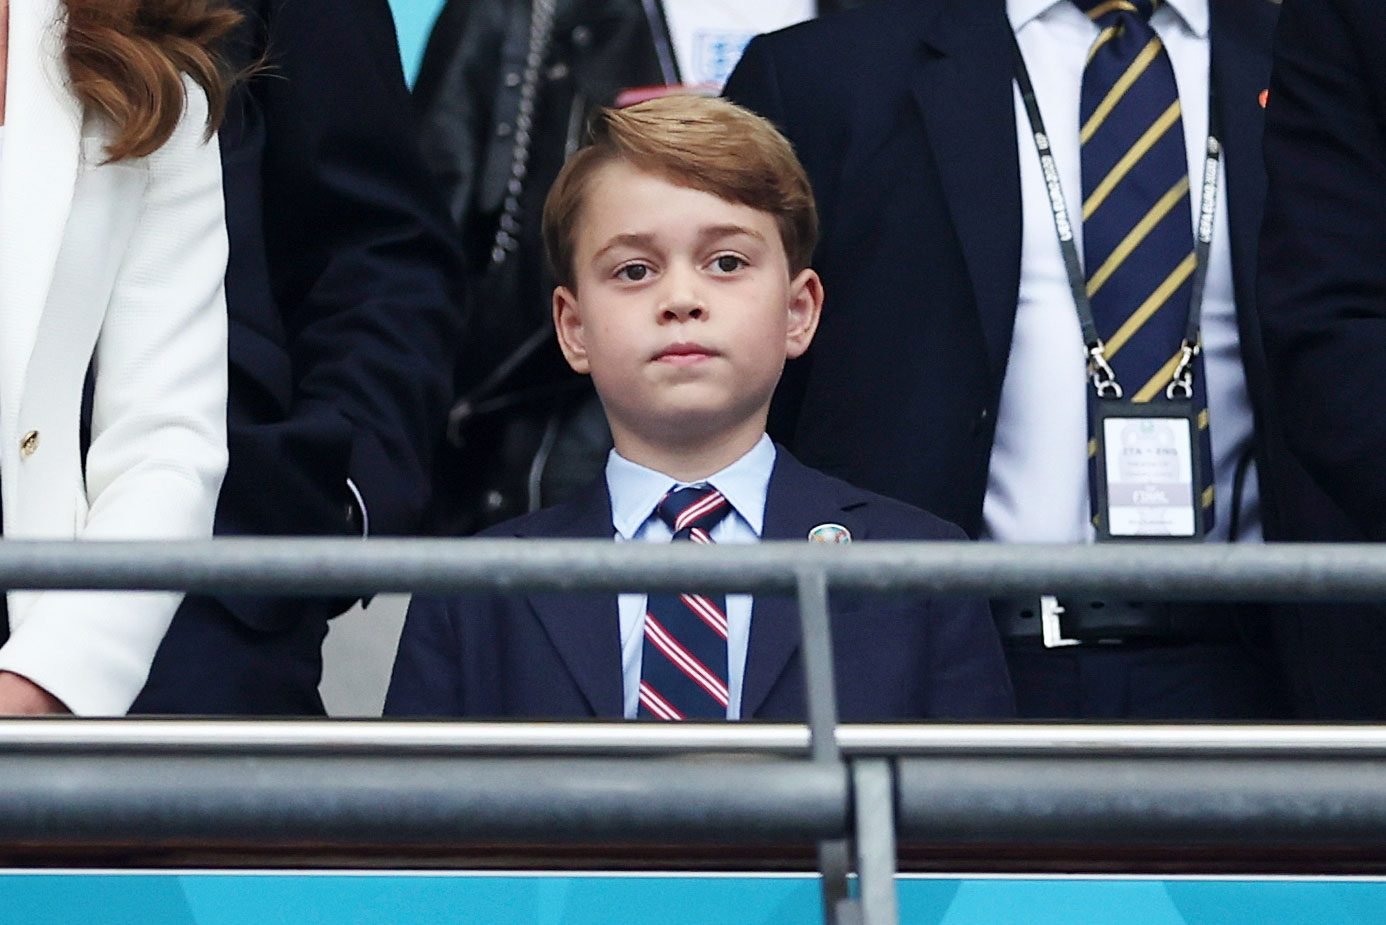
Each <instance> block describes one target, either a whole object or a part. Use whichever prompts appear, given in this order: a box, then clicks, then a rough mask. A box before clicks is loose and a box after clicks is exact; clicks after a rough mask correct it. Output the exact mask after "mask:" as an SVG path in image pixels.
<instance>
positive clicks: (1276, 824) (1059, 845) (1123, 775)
mask: <svg viewBox="0 0 1386 925" xmlns="http://www.w3.org/2000/svg"><path fill="white" fill-rule="evenodd" d="M897 779H898V791H897V794H898V795H897V805H898V807H899V819H898V825H899V828H900V833H901V839H902V840H907V841H909V842H910V843H911V844H912V845H913V846H914V847H926V846H927V847H931V848H934V849H939V848H948V847H950V846H952V847H960V848H961V847H965V846H975V845H979V844H983V845H991V846H993V848H995V849H997V850H1000V851H1002V852H1012V853H1020V852H1025V853H1030V854H1031V855H1036V856H1039V855H1044V854H1049V855H1050V856H1054V855H1055V854H1060V855H1061V854H1063V853H1064V850H1065V848H1068V849H1072V848H1081V849H1082V851H1083V853H1085V854H1086V855H1088V856H1089V857H1092V856H1098V857H1101V856H1108V857H1110V856H1111V853H1130V852H1137V851H1141V850H1145V851H1149V850H1150V849H1153V848H1166V849H1169V848H1175V849H1181V850H1183V851H1185V852H1186V856H1187V857H1189V858H1190V863H1191V864H1196V861H1194V860H1193V859H1194V858H1195V857H1196V856H1197V855H1198V854H1199V852H1207V851H1209V850H1211V849H1216V850H1220V851H1223V852H1226V851H1229V850H1233V849H1236V850H1240V851H1244V852H1247V853H1258V852H1259V853H1270V852H1275V851H1282V852H1284V851H1295V852H1305V853H1307V852H1309V851H1312V850H1314V849H1331V850H1333V851H1337V852H1342V851H1349V850H1351V851H1356V852H1359V853H1360V852H1363V851H1367V852H1371V853H1372V854H1373V855H1374V856H1375V857H1376V858H1377V859H1378V860H1380V859H1381V858H1382V857H1383V854H1382V853H1383V852H1386V763H1383V762H1382V761H1381V760H1380V759H1374V760H1360V759H1338V760H1335V761H1332V762H1325V761H1320V760H1315V759H1311V758H1299V757H1265V756H1262V757H1258V758H1231V759H1216V758H1213V759H1209V758H1189V757H1182V758H1169V757H1143V758H1139V759H1133V758H1130V757H1125V758H1122V757H1112V756H1092V757H1084V756H1080V755H1074V754H1071V755H1068V756H1065V757H1063V758H1043V757H1034V756H1012V757H1006V758H996V757H991V758H987V757H981V756H972V757H948V758H931V759H922V758H913V759H904V760H902V761H901V762H900V763H899V767H898V778H897ZM1234 856H1235V855H1234Z"/></svg>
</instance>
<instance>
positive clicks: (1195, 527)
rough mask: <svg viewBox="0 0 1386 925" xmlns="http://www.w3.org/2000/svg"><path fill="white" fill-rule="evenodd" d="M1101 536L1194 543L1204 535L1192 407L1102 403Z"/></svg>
mask: <svg viewBox="0 0 1386 925" xmlns="http://www.w3.org/2000/svg"><path fill="white" fill-rule="evenodd" d="M1094 410H1095V412H1096V413H1097V422H1096V423H1097V428H1096V434H1097V443H1098V449H1097V452H1098V458H1097V475H1098V488H1099V490H1098V502H1099V505H1100V516H1099V520H1098V525H1099V532H1100V533H1101V534H1103V535H1105V536H1106V537H1108V538H1111V539H1149V538H1158V537H1170V538H1179V539H1190V538H1194V537H1197V536H1199V535H1200V534H1201V532H1202V523H1201V521H1202V518H1200V517H1199V516H1198V508H1197V507H1196V506H1195V503H1196V502H1195V499H1196V498H1197V493H1196V491H1195V488H1194V486H1195V485H1198V484H1199V482H1198V477H1199V472H1198V471H1197V469H1198V453H1197V452H1196V449H1195V448H1196V447H1197V443H1196V436H1195V435H1196V434H1197V430H1196V427H1197V425H1196V420H1197V419H1196V417H1195V412H1194V409H1193V405H1192V403H1191V402H1184V401H1159V402H1150V403H1143V404H1136V403H1134V402H1126V401H1098V402H1096V408H1095V409H1094Z"/></svg>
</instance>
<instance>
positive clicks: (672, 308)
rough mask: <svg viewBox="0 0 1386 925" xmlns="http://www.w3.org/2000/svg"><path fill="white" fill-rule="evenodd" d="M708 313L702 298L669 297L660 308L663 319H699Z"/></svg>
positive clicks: (661, 318)
mask: <svg viewBox="0 0 1386 925" xmlns="http://www.w3.org/2000/svg"><path fill="white" fill-rule="evenodd" d="M706 314H707V309H706V308H704V307H703V303H702V301H701V300H699V299H696V298H691V297H690V298H678V299H669V300H667V301H666V302H665V303H664V305H663V306H662V307H661V308H660V320H661V321H666V322H667V321H697V320H699V319H700V318H703V317H704V316H705V315H706Z"/></svg>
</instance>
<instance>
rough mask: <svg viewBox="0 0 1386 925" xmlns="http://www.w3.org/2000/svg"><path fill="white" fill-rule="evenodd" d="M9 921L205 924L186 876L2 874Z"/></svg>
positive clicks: (2, 905)
mask: <svg viewBox="0 0 1386 925" xmlns="http://www.w3.org/2000/svg"><path fill="white" fill-rule="evenodd" d="M0 923H3V925H199V923H198V920H197V918H196V917H195V916H194V914H193V911H192V909H191V907H190V906H189V905H188V902H187V898H186V897H185V895H184V893H183V883H182V878H179V877H175V876H166V875H159V874H148V875H138V876H124V875H119V876H103V875H94V876H93V875H87V876H68V875H64V874H44V875H36V876H0Z"/></svg>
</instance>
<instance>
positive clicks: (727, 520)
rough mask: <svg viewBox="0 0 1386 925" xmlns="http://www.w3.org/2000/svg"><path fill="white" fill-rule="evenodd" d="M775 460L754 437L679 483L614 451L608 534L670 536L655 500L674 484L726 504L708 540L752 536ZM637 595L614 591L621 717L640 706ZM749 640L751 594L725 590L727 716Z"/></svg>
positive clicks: (648, 539) (641, 638) (750, 539)
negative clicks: (710, 492)
mask: <svg viewBox="0 0 1386 925" xmlns="http://www.w3.org/2000/svg"><path fill="white" fill-rule="evenodd" d="M774 467H775V444H774V443H772V442H771V441H770V438H769V437H764V436H763V437H761V438H760V442H759V443H757V444H756V445H755V446H754V447H753V448H752V449H751V451H750V452H749V453H747V454H746V455H745V456H742V457H741V458H740V459H738V460H737V461H736V462H734V463H732V464H731V465H730V466H728V467H727V468H725V469H723V470H722V471H721V472H718V473H716V474H715V475H711V476H708V477H707V478H705V479H703V480H701V481H699V482H679V481H677V480H675V479H672V478H670V477H669V476H667V475H664V474H663V473H660V472H656V471H654V470H653V469H648V468H646V467H645V466H642V465H639V464H638V463H633V462H631V461H630V460H628V459H626V458H624V457H622V456H621V455H620V454H619V453H617V452H616V451H615V450H612V451H611V455H610V456H608V457H607V461H606V486H607V491H608V492H610V495H611V520H612V527H613V528H614V529H615V536H616V541H617V542H618V543H620V542H643V543H667V542H669V541H670V540H671V539H672V538H673V532H672V531H671V530H670V529H669V526H668V524H666V523H665V522H664V521H663V520H662V519H661V518H660V517H659V515H658V514H656V513H655V506H656V505H658V504H659V502H660V501H662V500H663V499H664V496H665V495H667V494H668V493H669V492H671V491H673V490H674V489H676V488H686V487H688V486H689V485H696V486H703V485H711V486H712V487H713V488H715V489H717V490H718V491H720V492H721V493H722V495H723V497H725V498H726V499H727V501H728V502H730V504H731V508H732V509H731V511H730V512H729V513H728V514H727V516H726V517H724V518H723V519H722V520H721V521H720V522H719V523H718V524H717V526H715V527H713V529H712V534H711V535H712V540H713V542H714V543H758V542H760V533H761V528H762V526H763V524H764V522H765V495H766V492H767V491H768V489H769V487H770V472H771V470H773V469H774ZM645 600H646V595H645V594H621V595H619V596H618V597H617V599H616V601H617V608H618V611H619V613H620V618H621V682H622V690H623V692H624V694H625V698H624V705H625V707H624V708H625V717H626V719H634V718H635V716H636V713H637V711H638V709H639V705H640V667H641V665H640V663H641V660H642V656H643V654H644V645H645ZM750 639H751V595H749V594H728V595H727V691H728V693H729V694H730V696H729V697H728V700H729V703H728V704H727V719H740V718H741V685H742V681H743V679H744V678H745V676H746V648H747V645H748V644H749V643H750Z"/></svg>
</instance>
